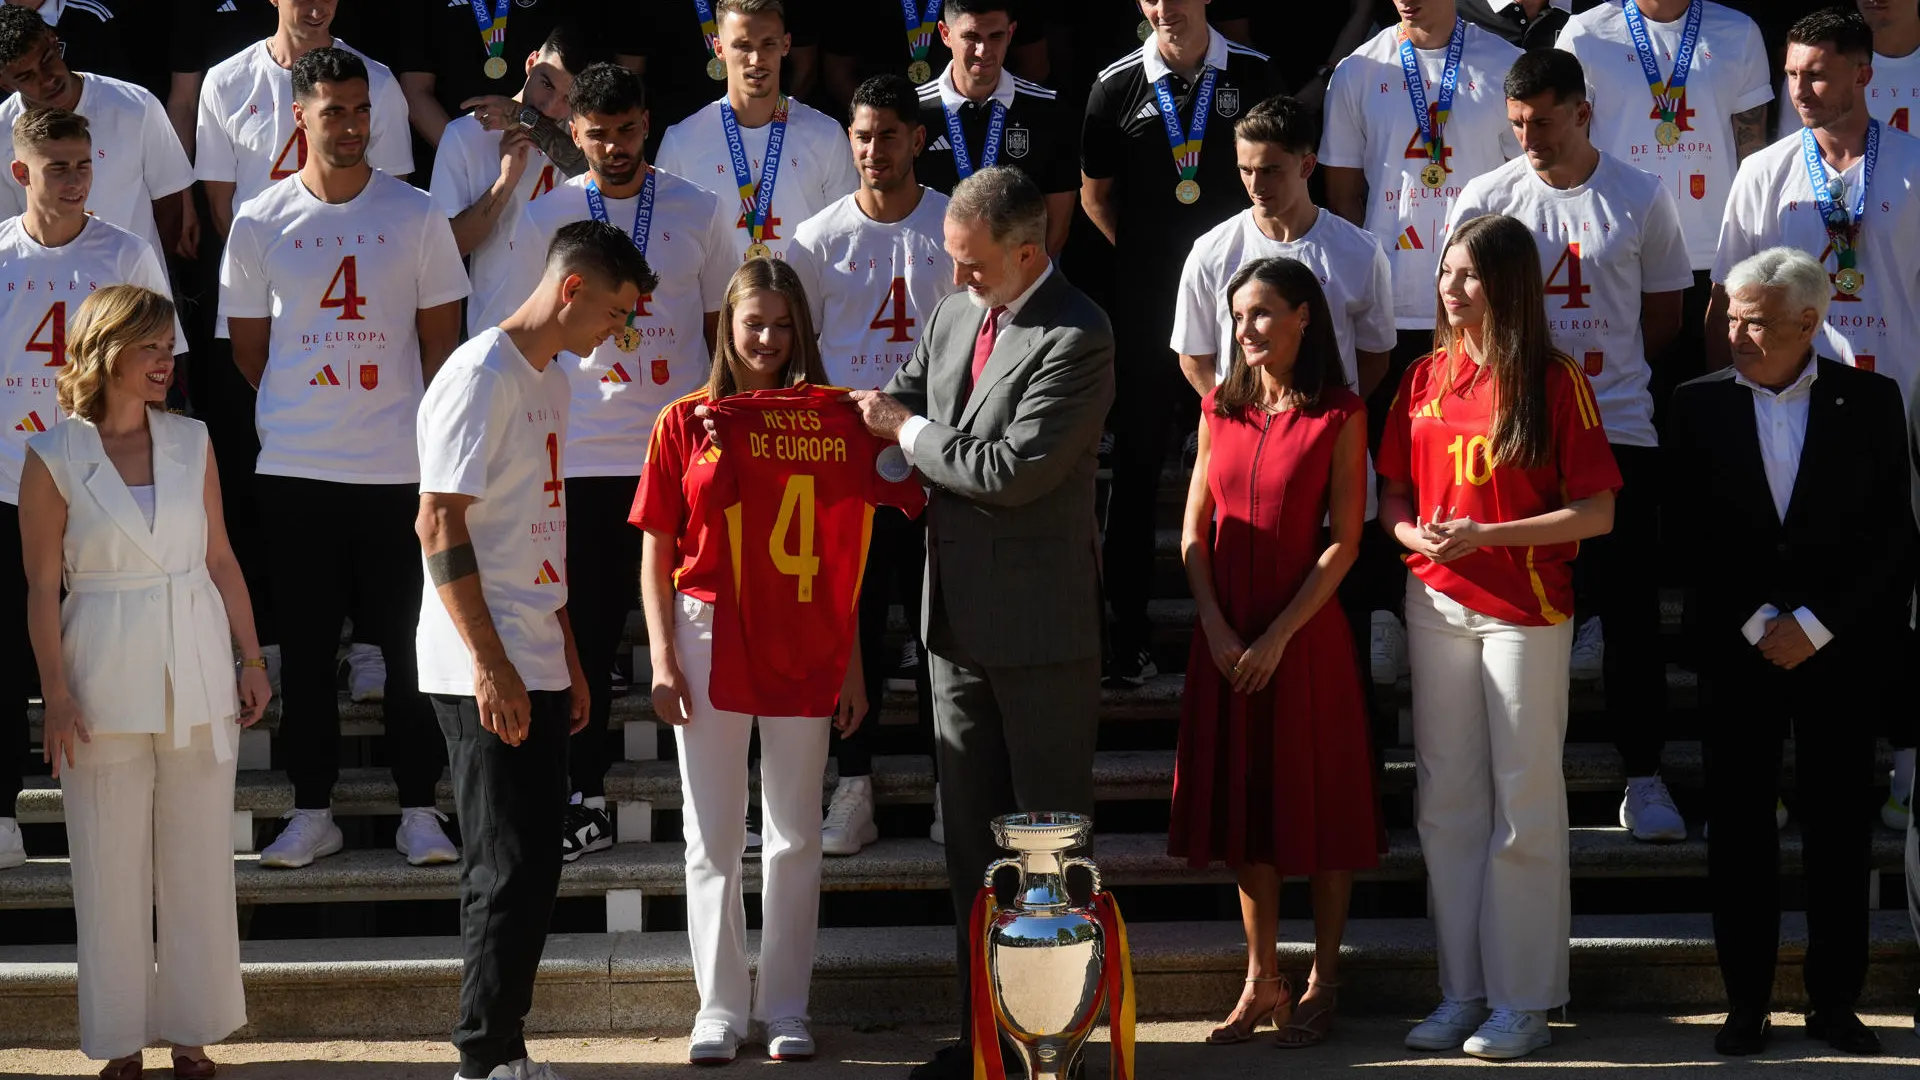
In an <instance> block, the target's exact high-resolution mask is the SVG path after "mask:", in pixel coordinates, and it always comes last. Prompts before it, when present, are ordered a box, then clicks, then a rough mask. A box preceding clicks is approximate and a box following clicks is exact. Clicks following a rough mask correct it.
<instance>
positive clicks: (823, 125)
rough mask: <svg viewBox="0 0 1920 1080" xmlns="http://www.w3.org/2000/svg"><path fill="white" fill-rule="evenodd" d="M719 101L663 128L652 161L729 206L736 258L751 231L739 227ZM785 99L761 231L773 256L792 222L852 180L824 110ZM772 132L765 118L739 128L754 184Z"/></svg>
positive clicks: (840, 137)
mask: <svg viewBox="0 0 1920 1080" xmlns="http://www.w3.org/2000/svg"><path fill="white" fill-rule="evenodd" d="M721 100H722V101H724V100H725V99H724V98H723V99H721ZM720 105H721V101H713V102H709V103H708V104H707V105H706V107H705V108H703V109H701V110H700V111H699V112H697V113H694V114H693V115H692V116H689V117H687V118H686V119H685V120H682V121H680V122H679V123H677V124H675V125H673V126H672V127H670V128H668V129H667V133H666V134H665V135H664V136H662V137H661V139H660V157H659V160H657V161H655V162H654V164H655V165H658V166H659V167H660V168H662V169H665V170H666V171H668V172H670V173H672V174H674V175H675V176H684V177H686V178H687V179H688V180H691V181H693V182H694V183H696V184H698V185H700V186H701V187H703V188H705V189H707V190H708V191H711V192H713V193H714V194H715V195H718V196H720V198H721V199H723V200H725V201H726V203H727V205H728V206H729V207H730V208H732V209H733V210H734V211H735V213H734V224H735V228H734V231H733V237H734V246H735V248H736V258H739V259H745V258H746V254H747V245H749V244H751V243H753V237H752V236H751V235H750V234H749V233H748V231H747V220H746V215H745V214H744V213H741V212H740V189H739V188H738V187H736V186H735V184H734V177H733V158H732V157H731V156H730V155H729V154H728V153H727V136H726V132H725V131H724V130H723V129H722V128H721V126H720ZM788 105H789V108H788V114H787V134H786V140H785V142H784V143H783V144H782V146H781V150H780V174H779V175H778V176H777V177H775V178H774V185H773V213H772V215H771V216H770V218H769V220H768V222H767V231H766V234H765V237H764V240H765V243H766V245H767V246H768V247H769V248H772V249H773V255H774V257H775V258H785V257H786V253H787V245H788V244H789V243H791V242H792V240H793V230H794V229H796V228H799V226H800V223H801V222H803V221H805V220H807V219H808V218H810V217H812V216H813V215H815V214H817V213H819V212H820V211H822V210H824V209H826V208H827V205H828V204H829V203H831V202H833V201H834V200H835V199H838V198H839V197H840V196H842V195H848V194H851V193H852V192H853V189H855V188H857V187H859V186H860V177H859V174H858V173H856V172H854V169H853V151H852V150H851V149H849V148H848V146H847V133H846V131H844V130H843V129H842V128H841V127H840V125H839V124H837V123H835V122H834V121H833V120H832V119H831V118H830V117H828V116H827V115H826V114H824V113H821V112H819V111H817V110H814V109H810V108H808V107H807V106H805V105H803V104H801V103H800V102H798V101H793V100H792V99H789V100H788ZM772 132H773V125H772V124H770V123H768V124H762V125H760V126H759V127H757V128H748V127H743V128H741V129H740V144H741V147H742V148H743V149H744V150H745V151H746V153H747V167H748V169H749V171H750V172H751V173H752V174H753V182H754V183H755V184H756V185H758V184H759V182H760V176H761V168H762V166H763V164H764V160H765V157H766V153H767V139H768V137H769V136H770V135H771V134H772ZM754 190H755V191H758V190H759V189H758V187H756V188H755V189H754Z"/></svg>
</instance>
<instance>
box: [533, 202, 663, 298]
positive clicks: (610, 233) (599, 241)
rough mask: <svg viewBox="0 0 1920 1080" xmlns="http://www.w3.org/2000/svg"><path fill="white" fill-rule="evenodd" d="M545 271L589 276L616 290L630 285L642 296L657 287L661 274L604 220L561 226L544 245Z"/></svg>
mask: <svg viewBox="0 0 1920 1080" xmlns="http://www.w3.org/2000/svg"><path fill="white" fill-rule="evenodd" d="M547 269H548V270H560V271H562V272H564V273H570V274H580V275H583V276H587V277H592V278H594V279H595V280H596V281H598V282H600V283H602V284H606V285H610V286H612V287H613V288H616V289H617V288H619V287H620V286H622V285H625V284H627V283H628V282H632V283H633V284H635V285H637V286H639V287H640V292H641V293H642V294H646V293H650V292H652V291H653V290H654V289H655V288H657V287H658V286H659V285H660V275H658V274H656V273H654V272H653V268H652V267H650V266H648V265H647V260H646V259H645V258H643V257H641V255H640V249H639V248H636V247H634V246H633V241H632V240H631V239H630V238H628V236H627V234H626V233H623V232H621V231H620V230H619V229H617V228H615V227H614V226H612V225H609V224H607V223H606V222H604V221H593V220H587V221H575V222H572V223H571V224H567V225H562V226H560V231H559V232H556V233H554V234H553V242H552V243H550V244H548V245H547Z"/></svg>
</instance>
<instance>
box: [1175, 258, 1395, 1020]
mask: <svg viewBox="0 0 1920 1080" xmlns="http://www.w3.org/2000/svg"><path fill="white" fill-rule="evenodd" d="M1227 297H1228V303H1229V304H1230V305H1231V310H1232V312H1233V327H1234V332H1233V338H1234V353H1233V364H1232V367H1231V368H1230V369H1229V370H1228V372H1227V377H1226V379H1225V380H1223V381H1222V382H1221V383H1220V385H1219V386H1218V387H1216V388H1215V389H1213V390H1211V391H1209V392H1208V394H1207V397H1206V400H1204V401H1203V402H1201V409H1200V412H1201V420H1200V443H1199V445H1200V450H1199V457H1198V459H1197V461H1196V463H1195V466H1194V470H1193V482H1192V486H1191V487H1190V489H1189V490H1188V492H1187V513H1186V520H1185V525H1184V528H1183V529H1182V530H1181V544H1180V546H1181V551H1182V554H1183V555H1184V558H1185V562H1186V566H1187V580H1188V583H1189V584H1190V585H1191V586H1192V589H1193V599H1194V604H1195V606H1196V607H1197V609H1198V611H1199V623H1200V625H1199V631H1200V632H1199V633H1197V634H1195V635H1194V636H1193V648H1192V655H1191V657H1190V658H1189V659H1188V661H1187V689H1186V701H1185V704H1184V706H1183V707H1182V709H1181V715H1180V749H1179V755H1178V760H1177V763H1176V765H1175V768H1174V779H1173V823H1172V829H1171V833H1170V836H1169V838H1168V848H1169V850H1170V851H1171V852H1172V853H1173V854H1175V855H1180V856H1184V857H1185V858H1186V859H1187V862H1188V863H1189V864H1190V865H1193V866H1196V867H1200V866H1205V865H1206V864H1207V863H1209V862H1212V861H1220V862H1224V863H1226V864H1227V865H1228V866H1231V867H1233V868H1234V869H1235V872H1236V874H1237V876H1238V878H1239V883H1240V919H1241V923H1242V925H1243V926H1244V927H1245V929H1246V934H1247V982H1246V988H1245V990H1244V992H1243V993H1242V995H1241V997H1240V1002H1239V1004H1238V1005H1236V1006H1235V1008H1234V1011H1233V1013H1232V1015H1230V1016H1229V1017H1228V1018H1227V1020H1226V1021H1225V1022H1224V1023H1222V1024H1220V1025H1219V1026H1218V1027H1215V1028H1214V1029H1213V1031H1212V1032H1210V1033H1209V1034H1208V1036H1207V1041H1208V1042H1210V1043H1240V1042H1246V1041H1247V1040H1248V1039H1250V1038H1252V1037H1253V1033H1254V1030H1255V1029H1256V1028H1258V1027H1259V1026H1260V1024H1261V1023H1262V1022H1263V1021H1265V1020H1266V1019H1267V1018H1268V1017H1269V1016H1271V1017H1272V1018H1273V1021H1274V1024H1275V1025H1276V1026H1278V1027H1279V1028H1280V1034H1279V1038H1278V1045H1280V1046H1282V1047H1289V1048H1291V1047H1302V1046H1312V1045H1314V1044H1315V1043H1318V1042H1320V1041H1322V1040H1324V1039H1325V1038H1326V1036H1327V1033H1328V1031H1330V1030H1331V1029H1332V1026H1333V1006H1334V1000H1335V993H1336V989H1337V987H1338V986H1339V983H1340V969H1339V963H1340V939H1341V936H1342V934H1343V933H1344V931H1345V929H1346V921H1347V901H1348V898H1349V897H1350V896H1351V894H1352V891H1353V872H1354V871H1355V870H1362V869H1367V868H1369V867H1372V866H1374V865H1375V864H1376V863H1377V862H1378V861H1379V855H1378V853H1377V851H1376V850H1375V844H1374V828H1375V826H1374V804H1373V758H1372V752H1371V749H1370V747H1369V745H1368V739H1367V706H1366V697H1365V694H1364V691H1363V690H1362V687H1361V684H1360V666H1359V662H1358V661H1357V660H1356V659H1355V656H1354V651H1353V640H1352V637H1351V634H1350V632H1349V630H1348V627H1347V618H1346V614H1345V613H1344V612H1343V611H1342V610H1341V608H1340V605H1339V604H1337V603H1329V601H1330V600H1331V599H1332V598H1333V597H1334V595H1335V593H1336V591H1337V590H1338V588H1339V586H1340V579H1341V578H1343V577H1345V576H1346V573H1347V570H1348V569H1349V568H1350V567H1352V565H1353V560H1354V556H1355V555H1356V554H1357V553H1358V552H1359V549H1360V533H1361V530H1362V529H1363V528H1364V527H1365V526H1364V523H1363V520H1362V519H1363V518H1364V516H1365V513H1366V507H1367V416H1366V406H1365V405H1364V404H1362V403H1361V401H1360V398H1359V397H1358V396H1357V395H1356V394H1354V392H1353V391H1351V390H1349V389H1348V388H1347V387H1346V385H1345V383H1346V375H1345V372H1344V371H1343V370H1342V367H1341V363H1340V348H1339V344H1338V343H1337V342H1336V341H1335V340H1334V336H1333V316H1332V313H1331V311H1330V310H1329V309H1328V307H1327V298H1326V294H1325V293H1324V292H1322V291H1321V288H1320V282H1319V281H1318V279H1316V278H1315V277H1314V275H1313V271H1312V270H1309V269H1308V268H1307V267H1306V266H1305V265H1304V264H1302V263H1300V262H1298V261H1296V260H1294V259H1285V258H1275V259H1260V260H1258V261H1255V262H1251V263H1248V264H1247V265H1246V266H1243V267H1241V268H1240V270H1239V272H1238V273H1236V274H1234V276H1233V279H1232V280H1231V281H1230V282H1228V283H1227ZM1323 523H1324V524H1323ZM1209 667H1212V668H1213V670H1212V671H1209V670H1208V668H1209ZM1290 874H1306V875H1308V876H1309V880H1310V882H1311V889H1312V892H1313V916H1314V963H1313V971H1312V973H1311V974H1310V975H1309V976H1308V978H1307V990H1306V993H1305V994H1304V995H1303V996H1302V997H1301V999H1300V1003H1299V1008H1298V1009H1297V1010H1296V1009H1295V1008H1294V997H1293V987H1292V985H1291V984H1290V983H1288V981H1287V979H1286V977H1285V976H1283V975H1281V974H1280V963H1279V957H1278V955H1277V953H1276V950H1275V945H1276V944H1277V941H1278V938H1279V929H1280V926H1279V924H1280V879H1281V878H1282V877H1283V876H1285V875H1290ZM1289 1014H1291V1021H1289Z"/></svg>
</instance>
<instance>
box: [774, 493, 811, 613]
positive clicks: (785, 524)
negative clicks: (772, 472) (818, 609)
mask: <svg viewBox="0 0 1920 1080" xmlns="http://www.w3.org/2000/svg"><path fill="white" fill-rule="evenodd" d="M796 510H797V511H798V512H799V513H798V517H799V519H800V521H799V526H800V536H799V538H798V540H799V542H798V543H797V544H796V545H795V546H794V549H793V550H791V551H789V550H788V549H787V533H788V532H789V531H790V530H791V529H792V528H793V526H794V517H795V516H796V515H795V511H796ZM767 555H768V556H769V557H770V558H772V559H773V568H774V569H775V570H778V571H780V572H781V573H783V574H787V575H790V576H792V577H796V578H799V579H800V581H799V601H800V603H803V604H805V603H808V602H810V601H812V599H813V579H814V577H815V576H816V575H818V574H819V573H820V556H818V555H815V554H814V553H813V477H812V476H810V475H808V474H806V473H794V474H793V475H792V476H789V477H787V487H786V490H785V491H784V492H783V493H781V496H780V514H779V516H778V517H776V518H774V520H773V532H772V533H770V534H768V536H767Z"/></svg>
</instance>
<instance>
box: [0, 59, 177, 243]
mask: <svg viewBox="0 0 1920 1080" xmlns="http://www.w3.org/2000/svg"><path fill="white" fill-rule="evenodd" d="M74 77H75V78H78V79H79V80H80V101H79V103H78V104H77V105H76V106H75V107H74V110H73V111H74V112H76V113H79V114H80V115H81V116H84V117H86V118H87V127H88V130H89V132H90V133H91V135H92V138H93V187H92V189H91V190H90V192H89V193H88V195H87V209H89V210H91V211H93V212H94V213H95V214H97V215H99V216H100V217H103V218H105V219H107V220H108V221H111V222H113V223H114V224H115V225H118V226H120V227H121V228H123V229H125V230H127V231H128V232H130V233H132V234H134V235H135V236H138V237H139V238H140V239H142V240H145V241H146V242H147V246H149V247H151V248H153V250H154V252H155V253H156V255H157V254H158V253H160V252H163V251H165V250H166V248H165V246H164V245H162V244H161V243H160V230H159V229H158V228H157V227H156V226H155V225H154V222H153V200H155V199H161V198H165V197H166V196H168V195H171V194H173V193H174V192H176V191H183V190H185V189H187V188H190V187H192V186H193V165H192V163H191V162H189V161H188V160H187V152H186V151H185V150H184V149H182V148H181V146H180V137H179V136H177V135H175V134H174V133H173V124H172V122H171V121H169V120H168V119H167V111H166V110H165V109H164V108H162V107H161V105H160V101H159V99H157V98H155V97H154V96H153V95H152V94H151V93H149V92H148V91H147V90H146V89H145V88H144V87H140V86H135V85H134V84H133V83H127V82H121V81H120V80H119V79H109V78H107V77H106V76H104V75H83V74H80V73H78V72H76V73H75V75H74ZM26 111H27V102H26V99H25V98H23V97H21V96H20V95H19V94H15V95H13V96H12V97H10V98H8V99H7V100H6V101H5V102H0V133H10V132H12V131H13V122H14V121H15V120H18V119H20V117H21V115H22V114H24V113H25V112H26ZM13 159H14V158H13V140H12V139H11V138H6V137H0V163H10V162H12V161H13ZM26 209H27V192H26V189H25V188H23V187H21V186H20V185H19V184H17V183H15V182H14V181H13V179H12V178H11V177H8V178H6V180H5V182H4V183H0V217H12V216H14V215H16V214H22V213H25V212H26ZM162 265H163V266H164V265H165V261H164V258H163V259H162Z"/></svg>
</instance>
